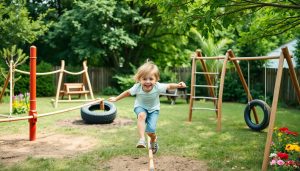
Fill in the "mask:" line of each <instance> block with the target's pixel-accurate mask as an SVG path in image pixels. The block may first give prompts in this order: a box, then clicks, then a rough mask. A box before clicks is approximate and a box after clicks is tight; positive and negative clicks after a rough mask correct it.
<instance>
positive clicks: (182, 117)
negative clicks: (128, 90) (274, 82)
mask: <svg viewBox="0 0 300 171" xmlns="http://www.w3.org/2000/svg"><path fill="white" fill-rule="evenodd" d="M104 98H106V99H107V96H104ZM50 99H51V98H38V113H46V112H52V111H57V110H61V109H66V108H69V107H74V106H76V105H79V104H82V103H69V104H68V103H61V104H59V106H58V108H57V109H54V108H53V107H52V105H51V103H50ZM199 103H200V105H205V106H211V104H212V103H210V102H209V103H208V102H207V103H204V102H199ZM133 104H134V98H132V97H129V98H126V100H121V101H118V102H116V103H115V105H116V107H117V118H127V119H131V120H132V121H133V123H132V124H130V125H125V126H119V127H114V126H111V127H96V126H89V125H86V126H85V125H80V126H78V125H76V124H74V123H72V120H73V121H74V120H77V121H78V120H81V117H80V110H75V111H70V112H65V113H63V114H57V115H53V116H49V117H44V118H38V122H37V126H38V128H37V130H38V132H37V134H38V136H37V138H40V137H39V135H40V133H45V134H65V135H72V136H89V137H92V138H94V139H95V140H96V142H97V145H96V146H95V147H94V149H91V150H90V151H89V152H85V153H80V154H77V155H75V156H72V157H71V158H63V159H57V158H33V157H30V155H29V158H28V159H27V160H25V161H22V162H21V161H20V162H19V163H18V164H16V165H13V166H4V165H3V163H1V161H0V167H1V168H3V170H74V168H76V169H75V170H97V167H98V165H99V164H101V163H102V162H105V161H107V160H109V159H111V158H114V157H117V156H134V157H141V156H145V155H146V154H147V151H146V150H137V149H136V148H135V144H136V142H137V140H138V134H137V129H136V115H135V114H134V112H133ZM8 107H9V105H8V104H7V103H4V104H1V108H0V113H5V112H8ZM244 108H245V104H238V103H224V104H223V108H222V110H223V115H222V131H221V132H216V126H217V125H216V124H217V120H216V114H215V112H211V111H194V112H193V118H192V122H188V121H187V119H188V111H189V104H187V103H186V102H185V101H184V99H179V100H178V103H176V104H175V105H170V103H169V102H167V101H165V102H163V103H162V104H161V111H160V116H159V120H158V126H157V134H158V137H159V145H160V152H159V153H158V154H157V156H164V155H174V156H183V157H190V158H193V159H197V160H202V161H206V162H207V164H208V166H209V167H210V169H211V170H260V168H261V164H262V160H263V157H262V156H263V152H264V145H265V141H266V135H267V130H263V131H261V132H254V131H251V130H250V129H249V128H248V127H247V125H246V123H245V121H244V116H243V112H244ZM299 114H300V111H299V110H296V109H285V108H279V109H278V112H277V118H276V123H275V125H276V126H277V127H282V126H288V127H289V128H290V129H291V130H294V131H297V132H300V127H299V123H298V122H299V120H300V115H299ZM25 116H26V115H25ZM66 123H67V124H66ZM0 125H1V132H0V136H5V135H11V134H14V135H25V136H27V135H28V121H27V120H25V121H18V122H7V123H0ZM36 168H40V169H36Z"/></svg>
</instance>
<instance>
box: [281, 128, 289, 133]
mask: <svg viewBox="0 0 300 171" xmlns="http://www.w3.org/2000/svg"><path fill="white" fill-rule="evenodd" d="M279 131H280V132H287V131H289V129H288V128H287V127H282V128H279Z"/></svg>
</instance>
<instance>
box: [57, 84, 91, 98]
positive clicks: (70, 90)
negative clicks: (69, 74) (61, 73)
mask: <svg viewBox="0 0 300 171" xmlns="http://www.w3.org/2000/svg"><path fill="white" fill-rule="evenodd" d="M88 93H90V91H87V90H85V86H84V84H83V83H64V89H63V90H61V91H60V95H61V99H63V98H64V95H67V96H68V98H69V100H72V98H71V95H78V98H80V97H81V95H82V94H84V95H85V99H86V100H87V94H88Z"/></svg>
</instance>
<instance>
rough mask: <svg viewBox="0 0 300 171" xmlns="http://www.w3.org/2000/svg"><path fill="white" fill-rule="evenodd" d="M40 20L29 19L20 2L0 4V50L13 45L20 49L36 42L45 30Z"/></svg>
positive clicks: (23, 4) (22, 3) (41, 16)
mask: <svg viewBox="0 0 300 171" xmlns="http://www.w3.org/2000/svg"><path fill="white" fill-rule="evenodd" d="M42 18H43V15H40V16H39V17H38V18H37V19H36V20H33V19H31V18H30V17H29V13H28V10H27V9H26V7H25V2H23V1H21V0H20V1H9V2H0V49H3V48H11V47H12V46H13V45H17V47H19V48H22V47H24V46H25V45H28V44H31V43H32V42H34V41H35V40H37V38H38V37H39V36H41V35H43V34H44V32H45V31H46V30H47V26H46V25H45V24H44V22H43V21H42Z"/></svg>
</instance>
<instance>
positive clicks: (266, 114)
mask: <svg viewBox="0 0 300 171" xmlns="http://www.w3.org/2000/svg"><path fill="white" fill-rule="evenodd" d="M254 107H260V108H261V109H262V111H263V118H262V120H261V121H258V123H256V121H255V118H254V117H253V115H252V116H251V110H252V109H253V108H254ZM270 113H271V110H270V107H269V105H268V104H267V103H266V102H264V101H262V100H257V99H255V100H252V101H250V102H249V103H248V104H247V106H246V108H245V111H244V118H245V122H246V124H247V125H248V127H249V128H251V129H252V130H254V131H261V130H263V129H265V128H266V127H267V126H268V125H269V120H270Z"/></svg>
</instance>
